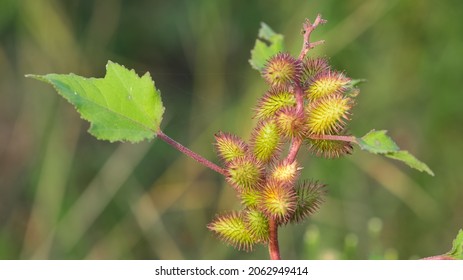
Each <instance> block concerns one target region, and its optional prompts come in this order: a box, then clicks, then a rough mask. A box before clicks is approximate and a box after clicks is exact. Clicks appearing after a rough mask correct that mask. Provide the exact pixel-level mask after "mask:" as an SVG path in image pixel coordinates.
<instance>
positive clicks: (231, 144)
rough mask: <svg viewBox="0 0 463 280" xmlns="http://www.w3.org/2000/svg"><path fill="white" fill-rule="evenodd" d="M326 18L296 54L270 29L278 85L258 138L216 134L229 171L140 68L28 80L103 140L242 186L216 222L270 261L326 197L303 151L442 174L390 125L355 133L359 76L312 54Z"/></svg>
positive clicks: (258, 110)
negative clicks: (304, 176) (170, 126)
mask: <svg viewBox="0 0 463 280" xmlns="http://www.w3.org/2000/svg"><path fill="white" fill-rule="evenodd" d="M325 22H326V20H324V19H322V17H321V16H320V15H318V16H317V17H316V19H315V20H314V21H313V23H312V22H311V21H309V20H308V19H307V20H306V21H305V22H304V24H303V29H302V34H303V44H302V48H301V51H300V53H299V55H298V56H297V57H293V56H291V55H290V54H289V53H287V52H285V51H284V48H283V36H282V35H280V34H276V33H274V32H273V31H272V30H271V29H270V28H269V27H268V26H267V25H265V24H263V25H262V28H261V30H260V32H259V36H260V38H261V39H258V40H257V41H256V45H255V47H254V49H253V50H252V51H251V60H250V63H251V65H252V66H253V67H254V68H255V69H257V70H258V71H259V72H260V73H261V75H262V77H263V78H264V79H265V81H266V83H267V84H268V86H269V88H268V90H267V92H266V93H265V94H264V95H263V96H262V97H261V98H260V100H259V101H258V104H257V105H256V106H255V114H254V118H255V119H256V122H257V125H256V126H255V128H254V129H253V132H252V136H251V139H250V141H248V142H245V141H244V140H243V139H241V138H240V137H238V136H236V135H234V134H231V133H226V132H218V133H217V134H216V135H215V139H216V142H215V148H216V151H217V154H218V156H219V157H220V159H221V160H222V165H223V167H221V166H218V165H216V164H215V163H212V162H210V161H208V160H207V159H205V158H203V157H202V156H200V155H198V154H196V153H194V152H193V151H191V150H189V149H188V148H186V147H185V146H183V145H181V144H179V143H178V142H176V141H175V140H173V139H171V138H170V137H169V136H167V135H166V134H164V132H163V131H162V130H161V129H160V123H161V121H162V116H163V113H164V107H163V105H162V101H161V97H160V92H159V91H158V90H157V89H156V87H155V86H154V82H153V81H152V80H151V77H150V75H149V73H146V74H145V75H144V76H142V77H139V76H138V75H137V74H136V73H135V72H134V71H133V70H127V69H126V68H124V67H123V66H120V65H118V64H116V63H113V62H108V64H107V66H106V68H107V73H106V76H105V77H104V78H100V79H97V78H83V77H80V76H77V75H74V74H69V75H59V74H47V75H28V76H29V77H33V78H36V79H38V80H41V81H44V82H47V83H50V84H52V85H53V86H54V87H55V89H56V90H57V91H58V93H59V94H61V95H62V96H63V97H64V98H66V99H67V100H68V101H69V102H70V103H72V104H73V105H74V106H75V107H76V109H77V111H78V112H79V113H80V114H81V116H82V118H84V119H86V120H88V121H90V122H91V126H90V129H89V132H90V133H91V134H92V135H94V136H95V137H97V138H98V139H100V140H109V141H111V142H114V141H130V142H138V141H141V140H144V139H153V138H154V137H158V138H159V139H161V140H163V141H165V142H166V143H168V144H169V145H171V146H173V147H174V148H175V149H177V150H179V151H180V152H182V153H184V154H185V155H187V156H189V157H191V158H193V159H195V160H196V161H198V162H199V163H201V164H202V165H204V166H206V167H208V168H210V169H212V170H214V171H216V172H218V173H220V174H221V175H223V176H224V177H225V180H226V181H227V182H228V183H229V184H230V185H231V186H232V187H233V188H234V189H235V191H236V192H237V194H238V198H239V199H240V202H241V205H242V209H241V210H240V211H232V212H230V213H226V214H221V215H218V216H216V217H215V218H214V219H213V221H212V222H211V223H210V224H209V225H208V226H207V227H208V228H209V229H210V230H211V231H213V232H215V233H216V234H217V235H218V236H219V238H221V239H222V240H224V241H225V242H227V243H229V244H231V245H233V246H235V247H236V248H238V249H244V250H251V249H252V248H253V247H254V246H255V245H256V244H258V243H262V244H265V245H267V246H268V249H269V254H270V258H271V259H280V249H279V245H278V228H279V227H281V226H283V225H286V224H288V223H299V222H302V221H304V220H305V219H306V218H307V217H309V216H310V215H312V214H313V213H314V212H315V211H316V210H317V209H318V208H319V207H320V204H321V203H322V202H323V195H324V193H325V185H324V184H323V183H320V182H318V181H316V180H299V177H300V174H301V169H302V166H300V165H299V163H298V161H297V155H298V153H299V151H300V150H301V148H302V147H304V149H305V150H308V151H310V152H311V153H312V154H314V155H315V156H322V157H325V158H338V157H341V156H344V155H348V154H350V153H351V152H352V150H353V145H354V144H356V145H358V146H359V147H360V148H361V149H362V150H366V151H368V152H371V153H375V154H382V155H384V156H387V157H390V158H393V159H397V160H400V161H403V162H404V163H406V164H408V165H409V166H411V167H413V168H416V169H418V170H420V171H425V172H427V173H429V174H430V175H433V173H432V171H431V170H430V169H429V168H428V166H427V165H426V164H424V163H422V162H420V161H419V160H417V159H416V158H415V157H414V156H412V155H411V154H409V153H408V152H407V151H403V150H400V149H399V147H398V146H397V145H396V144H395V143H394V141H392V139H391V138H389V137H388V136H387V135H386V131H375V130H372V131H370V132H369V133H367V134H366V135H365V136H363V137H361V138H357V137H355V136H352V135H350V134H348V133H347V129H346V128H347V123H348V121H349V120H350V116H351V109H352V107H353V106H354V105H355V101H354V100H355V98H356V96H357V95H358V94H359V89H358V88H357V84H358V83H359V81H360V80H352V79H350V78H348V77H347V76H346V75H345V74H344V73H343V72H339V71H336V70H334V69H332V68H331V66H330V65H329V62H328V60H327V59H326V58H323V57H318V58H317V57H309V56H308V53H309V51H310V50H311V49H312V48H314V47H315V46H318V45H320V44H322V43H323V41H317V42H311V41H310V36H311V34H312V32H313V31H314V30H315V29H316V28H317V27H318V26H320V25H321V24H323V23H325ZM286 147H288V150H287V152H284V151H283V150H284V149H286ZM461 235H462V236H463V234H461ZM460 239H463V237H461V238H460ZM462 242H463V241H462ZM457 247H458V246H457ZM460 251H461V250H460Z"/></svg>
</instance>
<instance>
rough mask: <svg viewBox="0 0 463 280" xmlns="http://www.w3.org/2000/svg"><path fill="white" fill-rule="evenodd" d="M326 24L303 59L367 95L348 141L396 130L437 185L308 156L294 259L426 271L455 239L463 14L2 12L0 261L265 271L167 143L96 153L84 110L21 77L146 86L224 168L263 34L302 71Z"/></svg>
mask: <svg viewBox="0 0 463 280" xmlns="http://www.w3.org/2000/svg"><path fill="white" fill-rule="evenodd" d="M317 13H322V15H323V16H324V18H326V19H327V20H328V23H327V24H326V25H324V26H322V27H321V28H318V29H317V30H316V31H315V33H314V35H313V38H314V40H319V39H324V40H326V43H325V45H323V46H320V47H317V48H316V49H315V50H313V51H312V52H311V54H313V55H326V56H329V57H331V62H332V64H333V66H334V67H335V68H337V69H339V70H342V71H346V73H347V74H348V75H349V76H350V77H353V78H365V79H367V80H368V82H367V83H365V84H363V85H362V86H361V94H360V95H359V97H358V99H357V101H358V102H357V107H356V108H355V110H354V115H353V120H352V122H351V124H350V126H349V129H350V131H351V132H352V133H353V134H355V135H358V136H361V135H363V134H365V133H366V132H368V131H369V130H370V129H372V128H376V129H387V130H388V131H389V134H390V135H391V136H392V137H393V138H394V139H395V140H396V142H397V143H398V144H399V146H400V147H401V148H403V149H406V150H409V151H411V152H412V153H413V154H414V155H416V156H417V157H418V158H419V159H421V160H423V161H424V162H426V163H428V165H429V166H430V167H431V168H432V169H433V171H434V172H435V174H436V176H435V177H431V176H428V175H427V174H425V173H420V172H418V171H415V170H412V169H409V168H408V167H406V166H405V165H403V164H402V163H399V162H395V161H392V160H388V159H384V158H381V157H379V156H375V155H370V154H366V153H364V152H362V151H359V150H356V151H355V152H354V154H353V155H352V156H350V157H347V158H343V159H339V160H325V159H318V158H314V157H312V156H309V155H308V153H306V152H304V151H302V153H301V155H300V158H299V160H300V162H301V163H302V164H303V165H304V166H305V168H304V171H303V174H302V176H303V177H305V178H315V179H318V180H320V181H322V182H324V183H326V184H328V190H329V192H328V195H327V197H326V203H325V204H323V205H322V207H321V209H320V211H319V212H318V213H317V214H316V215H314V216H313V217H312V218H311V219H310V220H309V221H307V222H305V223H303V224H300V225H295V226H292V225H291V226H286V227H284V228H281V229H280V245H281V251H282V252H281V253H282V257H283V258H286V259H309V258H310V259H331V258H334V259H384V258H386V259H397V258H398V259H416V258H421V257H426V256H431V255H436V254H440V253H445V252H446V251H448V250H449V249H450V246H451V241H452V239H453V238H454V237H455V236H456V233H457V231H458V229H459V228H462V227H463V215H462V214H463V172H462V168H463V165H462V163H463V160H462V159H463V130H462V128H463V126H462V123H463V110H462V104H463V93H462V90H461V89H462V82H463V55H462V51H463V19H462V18H463V1H459V0H453V1H452V0H447V1H422V0H369V1H362V0H323V1H316V0H286V1H278V0H260V1H236V0H222V1H210V0H194V1H187V0H171V1H150V0H140V1H129V0H98V1H89V0H66V1H58V0H1V1H0V258H2V259H267V258H268V254H267V249H266V248H265V247H263V246H257V247H256V248H255V250H254V251H253V252H251V253H246V252H239V251H236V250H234V249H233V248H232V247H230V246H227V245H226V244H224V243H222V242H220V241H219V240H218V239H216V238H215V237H214V236H213V234H212V233H210V232H209V231H208V230H207V229H206V225H207V223H209V222H210V221H211V220H212V219H213V217H214V215H215V214H216V213H223V212H225V211H228V210H230V209H238V208H239V204H238V200H237V199H236V196H235V194H234V192H233V190H232V188H231V187H229V186H228V185H227V184H226V183H224V180H223V178H221V177H220V176H219V175H218V174H216V173H215V172H213V171H210V170H208V169H206V168H204V167H202V166H200V165H198V164H196V163H195V162H194V161H192V160H191V159H189V158H186V157H185V156H183V155H181V154H180V153H178V152H177V151H175V150H173V149H171V148H170V147H169V146H167V145H166V144H165V143H163V142H161V141H151V142H144V143H141V144H136V145H132V144H126V143H122V144H120V143H109V142H100V141H98V140H96V139H95V138H93V137H92V136H90V135H89V134H88V133H87V132H86V130H87V128H88V123H87V122H85V121H82V120H81V119H80V118H79V116H78V114H77V113H76V112H75V110H74V108H73V107H72V106H71V105H69V104H68V103H66V101H65V100H64V99H62V98H60V97H59V96H58V95H57V94H56V93H55V92H54V91H53V89H52V88H51V87H50V86H48V85H45V84H43V83H39V82H37V81H35V80H31V79H26V78H25V77H24V75H25V74H27V73H34V74H45V73H70V72H73V73H76V74H79V75H82V76H96V77H101V76H103V75H104V71H105V68H104V65H105V64H106V61H107V60H112V61H116V62H119V63H121V64H123V65H125V66H127V67H129V68H133V69H136V70H137V72H138V73H139V74H143V73H144V72H146V71H149V72H150V73H151V74H152V76H153V78H154V80H155V82H156V86H157V87H158V88H159V89H160V90H161V91H162V98H163V101H164V105H165V107H166V114H165V117H164V121H163V124H162V128H163V130H164V131H165V132H166V134H168V135H170V136H171V137H173V138H174V139H176V140H178V141H179V142H181V143H183V144H185V145H186V146H189V147H190V148H191V149H193V150H194V151H196V152H198V153H200V154H202V155H204V156H205V157H206V158H209V159H211V160H212V161H215V162H217V158H216V156H215V154H214V151H213V148H212V143H213V141H214V138H213V134H214V133H216V132H217V131H219V130H222V131H228V132H232V133H236V134H238V135H240V136H242V137H243V138H245V139H248V137H249V134H250V130H251V128H252V126H253V125H254V121H253V120H252V119H251V117H252V112H251V108H252V107H253V106H254V105H255V103H256V100H257V98H258V97H259V96H260V95H261V94H263V92H264V91H265V89H266V85H265V83H264V81H263V80H262V79H261V78H260V77H259V74H258V72H257V71H255V70H253V69H251V67H250V66H249V64H248V59H249V54H250V53H249V52H250V50H251V49H252V47H253V45H254V42H255V39H256V36H257V32H258V29H259V27H260V22H266V23H267V24H269V25H270V26H271V27H272V28H273V29H274V30H275V31H277V32H279V33H282V34H284V35H285V42H286V46H287V49H288V50H290V51H291V52H292V53H294V54H297V53H298V52H299V49H300V45H301V42H302V38H301V36H300V30H301V23H302V22H303V20H304V19H305V18H306V17H309V18H311V19H313V18H315V16H316V14H317Z"/></svg>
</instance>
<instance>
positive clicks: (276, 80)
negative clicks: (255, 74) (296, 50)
mask: <svg viewBox="0 0 463 280" xmlns="http://www.w3.org/2000/svg"><path fill="white" fill-rule="evenodd" d="M301 70H302V65H301V62H300V61H299V60H298V59H295V58H294V57H292V56H291V55H290V54H288V53H278V54H276V55H275V56H273V57H271V58H270V59H269V60H268V61H267V63H266V64H265V66H264V69H263V71H262V75H263V76H264V79H265V80H266V81H267V82H268V83H269V84H270V85H271V86H290V85H292V84H296V83H299V81H300V76H301V72H302V71H301Z"/></svg>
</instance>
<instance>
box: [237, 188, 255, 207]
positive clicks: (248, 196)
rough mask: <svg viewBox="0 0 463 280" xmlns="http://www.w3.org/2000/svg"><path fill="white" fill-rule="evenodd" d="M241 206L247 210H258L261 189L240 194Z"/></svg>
mask: <svg viewBox="0 0 463 280" xmlns="http://www.w3.org/2000/svg"><path fill="white" fill-rule="evenodd" d="M238 195H239V197H240V200H241V204H243V205H244V206H245V207H247V208H256V207H258V206H259V197H260V189H259V188H252V189H244V190H242V191H241V192H239V193H238Z"/></svg>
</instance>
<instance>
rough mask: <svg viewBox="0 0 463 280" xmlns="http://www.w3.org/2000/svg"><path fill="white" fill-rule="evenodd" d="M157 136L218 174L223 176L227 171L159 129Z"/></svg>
mask: <svg viewBox="0 0 463 280" xmlns="http://www.w3.org/2000/svg"><path fill="white" fill-rule="evenodd" d="M157 137H158V138H159V139H161V140H162V141H164V142H166V143H167V144H169V145H171V146H172V147H174V148H175V149H177V150H178V151H180V152H182V153H184V154H185V155H186V156H188V157H190V158H192V159H194V160H196V161H197V162H199V163H200V164H202V165H204V166H206V167H208V168H210V169H212V170H214V171H215V172H217V173H219V174H222V175H223V176H227V172H226V170H225V169H223V168H222V167H220V166H218V165H216V164H215V163H212V162H210V161H208V160H207V159H205V158H204V157H202V156H201V155H198V154H197V153H195V152H193V151H192V150H190V149H188V148H187V147H185V146H183V145H182V144H180V143H178V142H177V141H175V140H174V139H172V138H170V137H169V136H167V135H165V134H164V132H162V131H161V130H159V131H158V133H157Z"/></svg>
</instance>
